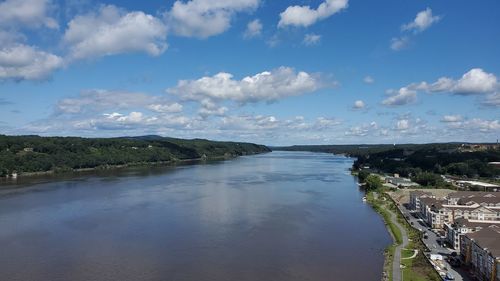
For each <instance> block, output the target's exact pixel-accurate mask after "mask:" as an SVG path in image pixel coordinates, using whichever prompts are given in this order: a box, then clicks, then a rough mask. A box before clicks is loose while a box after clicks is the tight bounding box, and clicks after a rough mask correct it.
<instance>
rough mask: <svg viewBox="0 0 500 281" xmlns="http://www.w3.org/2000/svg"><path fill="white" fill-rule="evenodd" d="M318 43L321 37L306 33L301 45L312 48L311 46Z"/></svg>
mask: <svg viewBox="0 0 500 281" xmlns="http://www.w3.org/2000/svg"><path fill="white" fill-rule="evenodd" d="M320 41H321V35H318V34H314V33H308V34H306V35H305V36H304V41H303V43H304V45H306V46H312V45H317V44H318V43H319V42H320Z"/></svg>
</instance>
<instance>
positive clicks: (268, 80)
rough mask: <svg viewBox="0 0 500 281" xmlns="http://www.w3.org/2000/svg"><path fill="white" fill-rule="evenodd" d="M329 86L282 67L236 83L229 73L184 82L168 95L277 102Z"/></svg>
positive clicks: (304, 74)
mask: <svg viewBox="0 0 500 281" xmlns="http://www.w3.org/2000/svg"><path fill="white" fill-rule="evenodd" d="M325 86H326V84H325V83H324V82H323V81H322V79H320V78H319V77H318V76H317V75H313V74H309V73H307V72H303V71H300V72H296V71H295V70H294V69H293V68H289V67H280V68H277V69H274V70H271V71H264V72H261V73H258V74H256V75H254V76H247V77H244V78H243V79H241V80H236V79H234V77H233V75H232V74H230V73H225V72H221V73H218V74H216V75H214V76H208V77H202V78H200V79H198V80H181V81H179V82H178V84H177V86H176V87H174V88H169V89H167V92H168V93H171V94H175V95H178V96H180V97H181V98H182V99H185V100H194V101H199V102H201V101H203V100H209V101H215V100H231V101H236V102H238V103H242V104H243V103H248V102H259V101H267V102H271V101H276V100H279V99H282V98H285V97H290V96H298V95H302V94H305V93H310V92H314V91H316V90H318V89H321V88H323V87H325Z"/></svg>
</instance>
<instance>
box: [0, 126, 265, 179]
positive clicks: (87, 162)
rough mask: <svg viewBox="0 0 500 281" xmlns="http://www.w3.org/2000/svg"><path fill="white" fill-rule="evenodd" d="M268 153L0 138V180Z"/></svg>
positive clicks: (227, 147) (156, 141) (157, 140)
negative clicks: (21, 175) (16, 175)
mask: <svg viewBox="0 0 500 281" xmlns="http://www.w3.org/2000/svg"><path fill="white" fill-rule="evenodd" d="M268 151H270V150H269V148H267V147H266V146H263V145H257V144H252V143H238V142H217V141H209V140H203V139H193V140H184V139H174V138H163V137H159V136H144V137H124V138H78V137H39V136H5V135H0V176H6V175H9V174H11V173H13V172H16V173H27V172H46V171H56V172H57V171H67V170H75V169H85V168H97V167H106V166H111V165H126V164H141V163H144V164H145V163H161V162H170V161H179V160H187V159H202V158H203V159H215V158H222V157H233V156H239V155H248V154H256V153H263V152H268Z"/></svg>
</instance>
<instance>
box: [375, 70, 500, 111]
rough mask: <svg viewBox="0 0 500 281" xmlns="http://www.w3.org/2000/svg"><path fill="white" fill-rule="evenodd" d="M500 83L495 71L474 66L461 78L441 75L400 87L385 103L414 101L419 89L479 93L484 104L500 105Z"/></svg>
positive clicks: (429, 91) (459, 93)
mask: <svg viewBox="0 0 500 281" xmlns="http://www.w3.org/2000/svg"><path fill="white" fill-rule="evenodd" d="M499 90H500V83H499V82H498V78H497V77H496V76H495V74H493V73H488V72H486V71H484V70H483V69H481V68H473V69H471V70H469V71H468V72H466V73H465V74H463V75H462V77H460V78H459V79H453V78H449V77H441V78H439V79H437V80H436V81H435V82H432V83H428V82H425V81H423V82H419V83H412V84H409V85H407V86H405V87H403V88H401V89H399V91H398V92H399V95H397V96H393V98H392V97H390V98H388V99H386V101H384V104H387V105H392V104H393V103H396V101H398V100H399V101H401V102H400V105H403V104H407V103H405V102H403V101H404V100H405V99H404V97H406V98H409V101H412V100H413V101H414V100H415V99H416V95H417V92H418V91H424V92H427V93H450V94H453V95H461V96H466V95H479V96H485V100H484V101H483V104H484V105H489V106H498V105H500V102H499V101H498V99H499V93H498V91H499Z"/></svg>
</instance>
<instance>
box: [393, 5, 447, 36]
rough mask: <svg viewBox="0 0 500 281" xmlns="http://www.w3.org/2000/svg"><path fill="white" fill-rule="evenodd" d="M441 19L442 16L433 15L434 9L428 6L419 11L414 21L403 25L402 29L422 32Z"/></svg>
mask: <svg viewBox="0 0 500 281" xmlns="http://www.w3.org/2000/svg"><path fill="white" fill-rule="evenodd" d="M439 20H441V16H433V15H432V10H431V9H430V8H427V9H425V10H423V11H421V12H419V13H418V14H417V16H416V17H415V19H414V20H413V21H412V22H410V23H407V24H404V25H403V26H401V30H405V31H406V30H408V31H414V32H422V31H424V30H426V29H427V28H429V27H431V25H433V24H434V23H437V22H438V21H439Z"/></svg>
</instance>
